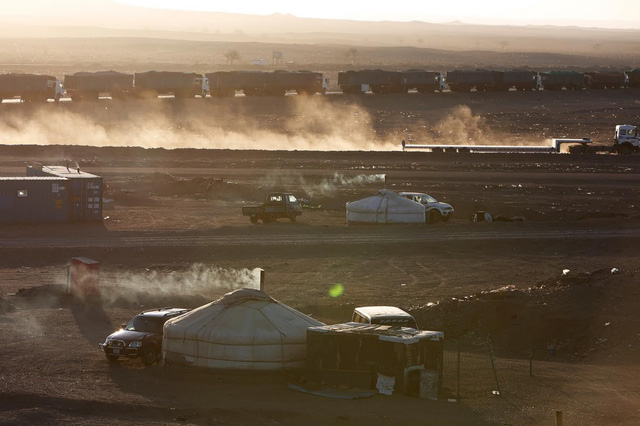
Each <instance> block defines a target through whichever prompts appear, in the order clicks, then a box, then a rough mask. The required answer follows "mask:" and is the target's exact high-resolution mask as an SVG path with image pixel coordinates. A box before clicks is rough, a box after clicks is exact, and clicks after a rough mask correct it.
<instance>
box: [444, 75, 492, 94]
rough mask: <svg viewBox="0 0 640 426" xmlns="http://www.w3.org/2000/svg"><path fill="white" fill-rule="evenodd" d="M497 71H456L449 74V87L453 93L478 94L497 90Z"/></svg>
mask: <svg viewBox="0 0 640 426" xmlns="http://www.w3.org/2000/svg"><path fill="white" fill-rule="evenodd" d="M495 81H496V71H488V70H473V71H467V70H454V71H448V72H447V85H448V86H449V89H451V91H452V92H469V91H471V89H474V88H475V89H476V90H477V91H478V92H483V91H487V90H494V89H495Z"/></svg>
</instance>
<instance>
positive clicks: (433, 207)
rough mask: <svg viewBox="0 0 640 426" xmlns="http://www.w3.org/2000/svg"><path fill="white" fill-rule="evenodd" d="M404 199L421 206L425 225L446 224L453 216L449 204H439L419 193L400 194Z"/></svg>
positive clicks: (428, 196) (426, 195)
mask: <svg viewBox="0 0 640 426" xmlns="http://www.w3.org/2000/svg"><path fill="white" fill-rule="evenodd" d="M400 195H402V196H403V197H405V198H408V199H410V200H412V201H415V202H416V203H420V204H423V205H424V207H425V208H426V212H425V213H426V216H427V223H436V222H447V221H448V220H449V219H451V216H453V211H454V210H453V207H451V204H447V203H441V202H440V201H438V200H436V199H435V198H433V197H432V196H430V195H428V194H424V193H421V192H401V193H400Z"/></svg>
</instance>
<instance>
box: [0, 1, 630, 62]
mask: <svg viewBox="0 0 640 426" xmlns="http://www.w3.org/2000/svg"><path fill="white" fill-rule="evenodd" d="M30 1H33V0H23V2H25V3H27V4H28V3H29V2H30ZM10 10H13V11H14V12H15V13H17V14H15V15H13V16H10V15H7V14H3V15H2V17H0V65H2V67H3V68H4V69H3V71H5V72H6V71H8V70H21V69H24V67H25V66H29V67H32V69H35V68H38V67H41V68H42V71H45V70H50V71H51V72H58V73H59V72H61V71H64V70H66V69H69V70H71V69H74V67H75V68H76V69H77V68H78V67H80V68H82V69H103V68H104V67H113V68H118V69H124V70H136V69H140V68H142V69H148V68H149V67H154V66H155V67H164V68H171V67H172V66H173V65H175V66H178V67H179V66H181V65H182V66H183V65H184V64H195V65H197V64H200V65H201V68H204V69H210V68H211V65H212V64H216V65H224V64H225V59H224V53H225V51H228V50H230V49H234V50H238V52H239V53H240V54H241V56H242V60H241V61H239V62H237V63H236V65H237V66H244V67H245V68H246V64H251V62H252V61H253V59H256V58H264V59H267V61H268V62H269V60H270V58H271V54H272V52H273V51H275V50H277V51H283V52H284V53H285V61H286V62H285V65H287V63H288V66H290V67H294V68H295V67H299V66H304V65H306V64H315V65H318V64H327V65H328V66H331V67H333V68H344V67H345V66H352V67H354V68H359V67H360V68H361V67H395V66H397V67H403V66H405V65H406V66H413V65H417V66H423V64H424V66H427V67H428V66H432V67H433V66H437V67H482V66H486V65H487V64H489V65H496V66H503V67H521V66H528V67H547V68H548V67H558V68H563V67H593V66H594V65H602V66H604V67H605V68H607V67H614V68H627V67H637V66H640V30H611V29H598V28H578V27H554V26H521V27H517V26H486V25H470V24H465V23H462V22H459V21H456V22H451V23H444V24H434V23H427V22H418V21H413V22H387V21H385V22H360V21H344V20H322V19H309V18H298V17H295V16H291V15H271V16H254V15H234V14H223V13H209V12H187V11H170V10H156V9H147V8H141V7H135V6H127V5H123V4H120V3H115V2H112V1H109V0H93V1H91V2H89V1H85V0H68V1H66V2H64V6H60V5H59V4H58V3H56V2H51V4H50V5H49V7H47V8H45V9H44V10H42V11H40V12H29V13H26V12H24V11H25V10H28V9H27V8H26V7H24V8H23V9H20V8H19V7H18V6H15V7H13V9H11V7H10ZM21 10H22V12H23V13H18V12H20V11H21ZM351 47H353V48H356V49H357V52H358V55H357V57H356V58H355V60H352V61H347V59H346V58H345V51H346V50H347V49H349V48H351ZM462 51H464V52H465V53H464V54H462V53H460V52H462ZM469 52H471V53H469ZM33 67H35V68H33ZM194 68H197V67H194Z"/></svg>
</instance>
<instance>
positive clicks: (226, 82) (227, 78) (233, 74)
mask: <svg viewBox="0 0 640 426" xmlns="http://www.w3.org/2000/svg"><path fill="white" fill-rule="evenodd" d="M205 77H206V78H207V79H208V80H209V83H210V86H211V96H213V97H230V96H235V94H236V92H243V93H244V94H245V95H246V96H284V95H285V94H286V92H287V91H295V92H296V93H298V94H299V95H314V94H316V93H320V94H323V95H324V94H325V93H327V90H328V89H329V80H328V79H327V78H326V77H325V76H324V74H322V73H320V72H313V71H274V72H271V73H269V72H263V71H218V72H212V73H207V74H205Z"/></svg>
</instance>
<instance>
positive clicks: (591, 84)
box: [585, 72, 628, 90]
mask: <svg viewBox="0 0 640 426" xmlns="http://www.w3.org/2000/svg"><path fill="white" fill-rule="evenodd" d="M585 75H586V79H587V87H588V88H590V89H600V90H602V89H620V88H624V87H626V86H627V84H628V81H627V75H626V74H625V73H623V72H588V73H585Z"/></svg>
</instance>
